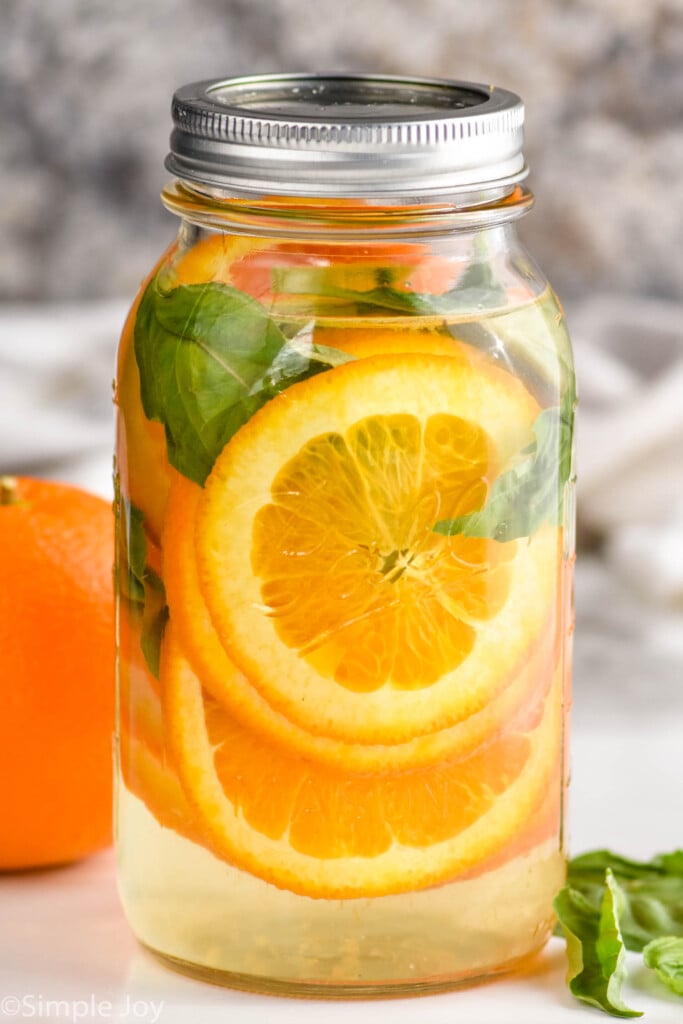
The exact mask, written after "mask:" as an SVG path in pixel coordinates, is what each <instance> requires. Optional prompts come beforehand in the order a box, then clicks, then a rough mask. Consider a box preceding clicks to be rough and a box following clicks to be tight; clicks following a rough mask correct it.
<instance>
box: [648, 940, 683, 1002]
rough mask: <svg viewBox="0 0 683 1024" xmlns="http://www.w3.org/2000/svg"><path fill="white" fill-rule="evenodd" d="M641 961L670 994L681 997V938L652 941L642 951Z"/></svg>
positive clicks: (682, 965)
mask: <svg viewBox="0 0 683 1024" xmlns="http://www.w3.org/2000/svg"><path fill="white" fill-rule="evenodd" d="M643 960H644V961H645V964H646V966H647V967H651V968H652V970H654V971H656V972H657V975H658V976H659V978H660V980H661V981H663V982H664V984H665V985H666V986H667V987H668V988H670V989H671V991H672V992H675V993H676V995H677V996H683V938H676V937H674V936H671V935H670V936H667V937H666V938H662V939H653V940H652V942H648V944H647V946H646V947H645V949H644V950H643Z"/></svg>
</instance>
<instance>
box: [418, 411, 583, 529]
mask: <svg viewBox="0 0 683 1024" xmlns="http://www.w3.org/2000/svg"><path fill="white" fill-rule="evenodd" d="M573 419H574V396H573V392H568V393H567V396H566V397H565V400H564V402H563V403H562V405H561V406H553V407H552V408H550V409H544V410H543V412H541V413H539V415H538V416H537V417H536V419H535V421H534V424H533V428H532V429H533V432H534V434H535V437H536V440H535V442H534V443H533V444H532V445H530V447H529V448H528V449H526V450H525V451H524V452H521V453H520V455H522V456H526V457H525V458H522V459H521V461H520V462H518V463H517V465H515V466H513V467H512V469H509V470H507V472H505V473H501V475H500V476H499V477H498V478H497V479H496V480H495V481H494V482H493V485H492V487H491V490H490V492H489V495H488V498H487V501H486V504H485V505H484V507H483V508H482V509H480V510H479V511H477V512H470V513H468V514H467V515H463V516H456V518H455V519H442V520H440V521H439V522H438V523H436V525H435V526H434V530H435V531H436V532H437V533H441V534H443V535H444V536H447V537H452V536H453V535H454V534H458V533H461V534H463V535H464V536H466V537H491V538H493V539H494V540H497V541H501V542H505V541H510V540H516V539H517V538H518V537H530V536H531V535H532V534H533V533H534V532H535V531H536V530H537V529H538V527H539V526H541V525H542V524H543V523H545V522H549V523H551V524H555V525H557V524H560V523H561V522H562V506H563V501H564V487H565V484H566V483H567V481H568V480H569V477H570V474H571V466H572V425H573Z"/></svg>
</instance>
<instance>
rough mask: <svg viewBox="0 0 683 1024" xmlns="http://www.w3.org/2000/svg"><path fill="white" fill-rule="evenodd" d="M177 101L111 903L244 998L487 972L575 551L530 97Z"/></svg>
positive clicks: (272, 79) (559, 809)
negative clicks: (534, 253)
mask: <svg viewBox="0 0 683 1024" xmlns="http://www.w3.org/2000/svg"><path fill="white" fill-rule="evenodd" d="M173 114H174V120H175V131H174V133H173V135H172V139H171V147H172V153H171V155H170V157H169V158H168V162H167V166H168V167H169V169H170V170H171V171H172V172H173V173H174V174H175V176H176V181H175V182H174V183H173V184H171V185H169V186H168V188H167V189H166V190H165V191H164V193H163V199H164V203H165V205H166V206H167V208H168V209H169V210H171V211H172V212H173V213H175V214H177V215H178V216H179V217H180V230H179V234H178V237H177V240H176V241H174V242H173V244H172V245H171V246H170V248H169V249H168V250H167V252H166V253H165V254H164V255H163V256H162V257H161V259H160V261H159V263H158V264H157V266H156V267H155V268H154V270H153V271H152V273H151V274H150V276H149V278H148V279H147V281H146V282H145V283H144V285H143V287H142V289H141V292H140V294H139V296H138V298H137V300H136V302H135V304H134V306H133V309H132V310H131V313H130V316H129V318H128V322H127V324H126V326H125V329H124V332H123V337H122V340H121V346H120V350H119V357H118V383H117V390H116V405H117V414H118V416H117V420H118V428H117V437H118V452H117V459H116V466H117V470H116V486H117V494H118V501H117V509H118V524H119V530H118V545H117V548H118V559H117V571H118V644H119V647H118V702H119V729H118V746H117V749H118V759H117V760H118V768H119V786H118V826H117V841H118V860H119V872H120V888H121V893H122V898H123V903H124V906H125V910H126V913H127V916H128V919H129V921H130V924H131V926H132V928H133V930H134V931H135V934H136V935H137V937H138V938H139V940H140V941H141V942H142V943H144V945H146V946H147V947H149V948H150V949H151V950H153V951H155V952H156V953H157V954H159V955H161V956H162V957H163V958H165V959H166V960H167V961H169V962H170V963H172V964H174V965H176V966H177V967H179V968H181V969H182V970H185V971H188V972H190V973H193V974H195V975H199V976H202V977H206V978H208V979H210V980H211V981H214V982H221V983H224V984H227V985H233V986H238V987H246V988H253V989H257V990H262V991H268V992H285V993H289V994H296V993H303V994H308V995H317V996H345V997H352V996H360V997H363V996H368V995H382V994H392V993H393V994H397V993H401V992H404V993H410V992H426V991H434V990H438V989H442V988H448V987H453V986H455V985H458V984H462V983H466V982H468V981H470V980H473V979H480V978H482V977H484V976H488V975H492V974H496V973H500V972H505V971H508V970H510V969H512V968H513V967H514V966H516V965H518V964H520V963H521V962H523V961H524V960H525V959H526V958H527V957H528V956H530V955H531V954H532V953H533V952H534V951H536V950H538V949H539V948H540V947H541V946H542V945H543V943H545V941H546V939H547V937H548V936H549V934H550V932H551V929H552V926H553V910H552V900H553V897H554V894H555V893H556V891H557V890H558V888H559V887H560V886H561V885H562V884H563V879H564V871H565V849H564V842H563V829H562V820H563V810H564V795H565V785H566V769H565V763H566V759H565V746H566V744H565V739H564V729H565V727H566V722H565V718H566V712H567V709H568V705H569V697H568V688H569V661H570V634H571V629H572V619H571V577H572V566H573V550H574V539H573V538H574V528H573V507H574V505H573V478H572V426H573V413H574V404H575V398H574V376H573V370H572V362H571V353H570V347H569V341H568V337H567V333H566V330H565V324H564V319H563V314H562V310H561V308H560V306H559V304H558V302H557V299H556V298H555V295H554V294H553V292H552V290H551V289H550V287H549V285H548V283H547V281H546V280H545V278H544V277H543V275H542V274H541V273H540V271H539V270H538V269H537V267H536V266H535V265H534V263H533V262H532V260H531V259H530V258H529V256H528V255H527V253H526V252H525V251H524V249H523V248H522V247H521V246H520V243H519V241H518V239H517V237H516V234H515V224H514V222H515V221H516V220H517V218H519V217H520V215H521V214H523V213H525V212H526V211H527V210H528V209H529V207H530V205H531V202H532V197H531V195H530V193H529V192H528V191H526V190H525V189H524V188H523V187H522V185H521V184H520V182H521V180H522V179H523V178H524V176H525V174H526V168H525V165H524V160H523V156H522V120H523V107H522V104H521V101H520V100H519V99H518V97H516V96H514V95H513V94H511V93H508V92H506V91H504V90H500V89H495V88H489V87H487V86H479V85H474V84H468V83H458V82H446V81H437V80H424V79H422V80H409V79H402V78H379V77H363V78H361V77H356V76H331V77H324V76H317V75H303V76H295V75H273V76H264V77H250V78H243V79H232V80H227V81H222V82H211V83H206V82H204V83H199V84H197V85H194V86H190V87H187V88H185V89H182V90H180V91H179V92H178V93H177V94H176V97H175V101H174V107H173Z"/></svg>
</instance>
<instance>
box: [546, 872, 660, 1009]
mask: <svg viewBox="0 0 683 1024" xmlns="http://www.w3.org/2000/svg"><path fill="white" fill-rule="evenodd" d="M605 882H606V884H605V889H604V893H603V897H602V900H601V903H600V907H599V908H597V909H596V908H595V906H593V904H592V903H591V902H589V901H588V900H587V899H586V898H585V897H584V896H583V895H582V893H580V892H578V891H576V890H575V889H572V888H571V887H570V886H566V887H565V888H564V889H562V890H561V891H560V892H559V893H558V895H557V897H556V898H555V903H554V906H555V910H556V912H557V915H558V918H559V920H560V923H561V925H562V929H563V931H564V933H565V936H566V939H567V957H568V962H569V963H568V974H567V981H568V984H569V989H570V991H571V992H572V994H573V995H574V996H576V998H577V999H580V1000H582V1001H583V1002H585V1003H589V1004H590V1005H591V1006H596V1007H597V1008H598V1009H601V1010H604V1011H605V1012H606V1013H609V1014H611V1015H612V1016H614V1017H640V1016H642V1014H641V1013H640V1012H639V1011H637V1010H631V1009H630V1008H629V1007H628V1006H626V1004H625V1003H624V1001H623V999H622V998H621V987H622V985H623V982H624V979H625V977H626V951H625V947H624V944H623V940H622V936H621V930H620V923H619V919H620V915H621V912H622V910H623V905H624V898H623V894H622V892H621V889H620V887H619V885H618V883H617V882H616V881H615V878H614V876H613V874H612V872H611V871H609V870H608V871H607V873H606V878H605Z"/></svg>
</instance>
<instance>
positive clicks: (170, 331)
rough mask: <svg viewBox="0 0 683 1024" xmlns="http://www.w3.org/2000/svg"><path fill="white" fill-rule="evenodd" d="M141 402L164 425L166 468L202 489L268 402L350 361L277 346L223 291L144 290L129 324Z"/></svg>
mask: <svg viewBox="0 0 683 1024" xmlns="http://www.w3.org/2000/svg"><path fill="white" fill-rule="evenodd" d="M135 356H136V359H137V363H138V369H139V371H140V392H141V398H142V405H143V408H144V411H145V415H146V416H147V417H148V419H153V420H158V421H159V422H161V423H163V425H164V430H165V434H166V446H167V449H168V458H169V461H170V463H171V464H172V465H173V466H174V467H175V468H176V469H177V470H178V471H179V472H180V473H182V474H183V475H184V476H186V477H188V478H189V479H190V480H194V481H195V483H198V484H200V485H203V484H204V481H205V480H206V477H207V476H208V475H209V473H210V472H211V469H212V467H213V464H214V462H215V460H216V458H217V456H218V455H219V454H220V452H221V451H222V450H223V447H224V446H225V444H226V443H227V442H228V441H229V440H230V438H231V437H232V436H233V434H235V433H236V432H237V431H238V430H239V428H240V427H241V426H243V424H244V423H246V422H247V420H249V419H250V418H251V416H253V415H254V413H255V412H256V411H257V410H258V409H260V408H261V406H262V405H264V404H265V403H266V402H267V401H269V400H270V399H271V398H272V397H274V395H276V394H279V393H280V392H281V391H283V390H285V389H286V388H288V387H290V386H291V384H293V383H296V382H297V381H299V380H304V379H306V378H307V377H311V376H313V375H314V374H316V373H321V372H322V371H324V370H327V369H329V368H330V367H331V366H334V365H338V364H339V363H340V362H346V361H348V360H349V359H351V358H352V357H351V356H348V355H346V354H344V353H335V354H334V357H332V356H330V354H329V352H327V351H322V350H319V349H318V348H317V346H315V345H314V344H313V343H312V341H311V339H310V331H309V336H308V340H306V338H305V337H304V338H302V337H301V335H297V336H296V338H294V339H289V340H288V339H286V338H285V335H284V334H283V333H282V331H281V330H280V328H279V327H278V325H277V324H276V323H275V321H274V320H273V319H272V318H271V317H270V316H269V315H268V313H267V312H266V310H265V309H264V308H263V306H261V304H260V303H258V302H257V301H256V300H255V299H252V298H250V297H249V296H248V295H245V294H243V293H242V292H240V291H238V290H237V289H235V288H232V287H230V286H229V285H226V284H220V283H216V282H212V283H209V284H194V285H180V286H178V287H175V288H171V289H170V290H166V291H165V290H163V289H162V288H161V286H160V282H159V280H158V279H154V280H153V281H152V282H151V283H150V284H149V285H148V287H147V290H146V291H145V293H144V295H143V297H142V300H141V302H140V306H139V309H138V313H137V318H136V322H135Z"/></svg>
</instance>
